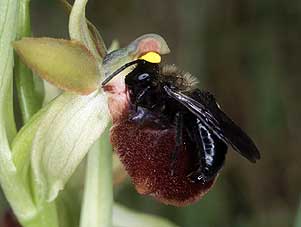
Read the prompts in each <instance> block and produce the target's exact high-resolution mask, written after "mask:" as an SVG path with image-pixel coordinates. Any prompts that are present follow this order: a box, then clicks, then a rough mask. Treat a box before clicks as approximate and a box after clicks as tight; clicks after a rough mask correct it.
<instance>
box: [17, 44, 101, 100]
mask: <svg viewBox="0 0 301 227" xmlns="http://www.w3.org/2000/svg"><path fill="white" fill-rule="evenodd" d="M14 48H15V50H16V51H17V53H18V54H19V55H20V57H21V58H22V59H23V61H24V62H25V64H27V66H28V67H30V68H31V69H32V70H33V71H35V72H36V73H37V74H39V75H40V76H41V77H42V78H43V79H45V80H47V81H49V82H50V83H52V84H54V85H56V86H57V87H59V88H61V89H63V90H66V91H71V92H75V93H78V94H84V95H86V94H89V93H91V92H93V91H95V90H96V89H97V87H98V85H99V81H100V73H99V70H98V66H97V64H96V60H95V58H94V57H93V55H92V54H91V53H90V52H89V50H88V49H87V48H86V47H85V46H84V45H83V44H81V43H80V42H78V41H74V40H73V41H69V40H63V39H52V38H23V39H21V40H19V41H16V42H14Z"/></svg>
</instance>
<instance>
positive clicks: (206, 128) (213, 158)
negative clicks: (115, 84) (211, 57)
mask: <svg viewBox="0 0 301 227" xmlns="http://www.w3.org/2000/svg"><path fill="white" fill-rule="evenodd" d="M150 56H151V58H152V59H153V58H156V59H157V60H155V61H154V60H150V61H148V59H149V58H150ZM158 58H159V57H158V54H157V53H155V52H149V53H148V56H147V57H144V58H142V59H137V60H134V61H132V62H129V63H127V64H125V65H123V66H122V67H121V68H119V69H117V70H116V71H115V72H114V73H112V74H111V75H109V76H107V77H106V78H105V80H104V81H103V82H102V86H103V87H104V88H105V90H106V89H107V90H110V89H108V87H109V84H110V81H112V80H113V79H114V78H115V77H116V76H117V75H118V74H119V73H121V72H123V71H124V70H126V69H128V68H129V67H130V68H131V69H132V70H131V71H130V72H129V73H128V74H127V75H126V76H125V78H122V80H124V81H123V82H124V94H125V97H126V98H125V99H127V104H126V108H125V110H123V111H121V112H122V113H121V114H120V113H119V115H120V116H121V117H119V118H118V120H115V122H114V119H113V129H112V131H111V133H112V134H113V139H112V138H111V140H112V143H113V146H114V144H115V147H114V148H115V149H116V150H119V153H120V156H121V160H122V161H123V162H124V163H125V166H126V168H127V170H128V172H129V173H130V175H133V176H134V177H135V176H136V175H139V174H140V173H139V171H140V172H154V171H155V172H156V171H157V172H158V169H157V168H158V167H160V164H158V165H156V162H159V163H160V162H161V160H160V159H159V158H158V157H159V156H160V155H162V156H164V157H163V158H162V159H164V158H165V159H167V160H166V161H165V162H164V163H162V164H161V166H162V168H165V172H164V173H163V174H164V175H169V176H168V177H167V176H164V177H167V178H168V179H169V180H170V182H171V185H172V184H173V183H174V182H176V181H175V180H174V179H178V181H181V182H182V181H183V182H184V181H187V182H186V183H185V185H192V186H193V185H200V186H199V187H201V188H202V189H204V188H206V186H208V185H209V184H212V182H213V180H214V179H215V177H216V176H217V175H218V173H219V171H220V170H221V169H222V167H223V165H224V162H225V157H226V153H227V149H228V146H229V145H230V146H232V148H233V149H234V150H235V151H237V152H238V153H239V154H241V155H242V156H243V157H245V158H247V159H248V160H249V161H251V162H256V160H259V159H260V153H259V151H258V149H257V147H256V145H255V144H254V142H253V141H252V140H251V139H250V137H249V136H248V135H247V134H246V133H245V132H244V131H243V130H242V129H241V128H240V127H239V126H238V125H237V124H235V123H234V122H233V121H232V120H231V119H230V118H229V117H228V116H227V115H226V114H225V113H224V112H223V111H222V110H221V108H220V107H219V105H218V104H217V102H216V100H215V98H214V96H213V95H212V94H211V93H209V92H208V91H202V90H200V89H198V88H197V87H196V79H195V78H194V77H193V76H192V75H191V74H189V73H185V72H183V71H181V70H179V69H178V68H177V67H176V66H174V65H163V64H160V61H161V59H159V60H158ZM121 125H122V126H121ZM114 127H115V128H114ZM116 127H117V128H118V127H119V128H118V130H117V129H116ZM114 129H116V130H114ZM150 133H152V137H151V138H152V140H149V138H148V137H149V136H148V134H150ZM167 134H168V135H169V134H171V136H167ZM133 141H135V142H133ZM141 144H142V145H141ZM156 144H157V145H158V144H160V146H161V148H157V147H156ZM162 144H163V145H162ZM122 146H126V147H122ZM141 150H143V152H142V151H141ZM152 150H156V152H157V153H156V154H155V156H156V157H153V156H152V154H151V153H152ZM139 152H142V153H140V154H139V155H140V156H141V158H145V157H146V156H149V157H150V158H148V159H150V160H151V159H152V161H150V162H149V163H148V164H145V165H144V164H140V166H139V167H135V164H136V163H138V162H139V161H137V160H133V159H135V154H133V153H139ZM162 153H164V154H162ZM185 153H186V154H185ZM167 154H168V155H167ZM128 157H131V159H130V158H128ZM133 157H134V158H133ZM187 157H188V158H187ZM182 158H184V159H188V161H185V162H186V164H185V165H184V167H183V166H182V167H179V166H181V165H182V164H181V159H182ZM145 160H146V162H147V159H146V158H145ZM130 162H132V164H131V165H132V166H128V165H127V164H128V163H130ZM154 163H155V164H154ZM166 163H168V165H166ZM138 165H139V164H138ZM144 168H145V169H144ZM146 175H147V174H146ZM179 175H181V177H180V178H179V177H178V178H177V176H179ZM156 177H157V179H150V178H151V177H150V176H145V177H143V176H140V178H143V179H140V178H139V177H138V178H139V179H138V180H137V179H136V181H138V183H137V184H139V183H140V187H139V188H140V189H139V190H140V192H142V193H148V192H150V193H151V194H154V195H155V197H156V196H157V197H160V198H161V199H162V198H163V200H164V201H165V202H166V201H167V202H166V203H169V204H173V202H171V201H173V200H174V198H172V195H170V193H171V192H166V193H165V194H164V192H159V191H156V189H154V185H155V184H156V183H157V182H158V181H160V178H162V176H160V175H156V174H154V178H156ZM164 177H163V178H164ZM141 181H143V182H142V183H141ZM141 185H142V186H141ZM175 185H176V183H175ZM158 187H159V186H158ZM170 187H171V188H172V187H173V186H170ZM174 187H175V188H177V187H178V186H174ZM208 187H209V186H208ZM150 188H152V189H150ZM178 189H179V190H182V189H183V188H180V186H179V188H178ZM184 189H185V190H188V191H189V190H190V189H189V188H187V187H186V186H185V187H184ZM171 190H172V189H171ZM146 191H147V192H146ZM160 193H161V194H160ZM162 194H163V195H162ZM181 195H182V194H181ZM182 196H183V199H182V200H183V201H186V198H184V197H185V196H184V195H182ZM165 197H167V198H165ZM184 203H185V202H184Z"/></svg>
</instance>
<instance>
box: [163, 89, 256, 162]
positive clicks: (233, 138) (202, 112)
mask: <svg viewBox="0 0 301 227" xmlns="http://www.w3.org/2000/svg"><path fill="white" fill-rule="evenodd" d="M164 89H165V91H166V93H167V94H168V95H169V96H170V97H172V98H174V99H175V100H177V101H178V102H180V103H181V104H182V105H183V106H185V107H186V108H187V109H188V110H189V111H190V112H191V113H193V114H194V115H195V116H197V117H198V119H199V120H200V121H201V123H202V124H203V125H204V126H206V127H208V128H209V129H211V130H212V131H213V132H214V134H215V135H216V136H217V137H218V138H220V139H221V140H223V141H224V142H226V143H228V144H230V145H231V146H232V147H233V148H234V150H236V151H237V152H239V153H240V154H241V155H242V156H244V157H245V158H247V159H248V160H250V161H251V162H256V160H258V159H260V154H259V151H258V149H257V147H256V145H255V144H254V142H253V141H252V140H251V138H250V137H249V136H247V134H246V133H245V132H244V131H243V130H242V129H241V128H240V127H239V126H237V125H236V124H235V123H234V122H233V121H232V120H231V119H230V118H229V117H228V116H227V115H226V114H225V113H224V112H223V111H222V110H221V109H220V108H219V107H218V105H217V103H216V101H215V98H214V97H213V95H211V94H210V93H208V92H201V91H200V90H195V91H194V92H193V93H192V94H191V96H190V95H189V96H187V95H185V94H183V93H181V92H178V91H174V90H172V89H170V88H169V87H168V86H164Z"/></svg>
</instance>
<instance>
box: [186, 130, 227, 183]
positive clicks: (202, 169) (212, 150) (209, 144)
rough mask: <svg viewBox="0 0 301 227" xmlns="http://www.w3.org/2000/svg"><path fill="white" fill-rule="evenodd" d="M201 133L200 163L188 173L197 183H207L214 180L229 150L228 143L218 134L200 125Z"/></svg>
mask: <svg viewBox="0 0 301 227" xmlns="http://www.w3.org/2000/svg"><path fill="white" fill-rule="evenodd" d="M199 132H200V133H199V134H198V135H200V137H201V140H196V141H200V142H201V145H202V150H201V152H202V154H201V157H202V158H201V160H200V165H199V167H198V169H197V170H195V171H193V172H192V173H190V174H189V175H188V177H189V179H190V180H191V181H192V182H194V183H196V182H200V183H203V184H204V183H206V182H208V181H210V180H212V179H213V178H214V177H215V176H216V175H217V174H218V172H219V171H220V169H221V168H222V166H223V163H224V160H225V155H226V152H227V144H225V143H224V142H223V141H222V140H221V139H219V138H218V137H217V136H216V135H214V134H213V133H212V132H210V131H209V130H208V129H206V128H205V127H200V130H199Z"/></svg>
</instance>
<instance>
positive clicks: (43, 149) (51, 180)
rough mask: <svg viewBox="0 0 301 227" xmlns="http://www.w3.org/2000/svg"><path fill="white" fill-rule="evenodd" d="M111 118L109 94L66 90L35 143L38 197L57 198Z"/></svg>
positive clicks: (41, 125) (33, 162)
mask: <svg viewBox="0 0 301 227" xmlns="http://www.w3.org/2000/svg"><path fill="white" fill-rule="evenodd" d="M108 121H109V117H108V109H107V102H106V97H105V96H104V94H103V93H100V92H98V91H97V92H95V93H92V94H91V95H89V96H79V95H74V94H71V93H63V94H62V95H60V96H59V97H58V98H56V99H55V100H54V102H53V103H52V105H51V107H50V108H49V110H48V111H47V113H46V114H45V117H44V118H43V119H42V121H41V123H40V126H39V129H38V130H37V133H36V136H35V139H34V141H33V146H32V158H31V163H32V170H33V175H34V176H33V177H34V181H35V184H36V185H37V188H36V189H37V191H36V193H37V195H38V198H37V199H38V200H41V199H42V200H44V199H46V200H48V201H53V200H54V199H55V198H56V196H57V194H58V192H59V191H60V190H62V189H63V187H64V185H65V183H66V182H67V180H68V179H69V177H70V176H71V175H72V173H73V172H74V170H75V168H76V167H77V166H78V164H79V163H80V162H81V160H82V159H83V158H84V156H85V155H86V153H87V152H88V149H89V148H90V146H91V145H92V144H93V143H94V142H95V141H96V139H97V138H99V137H100V135H101V134H102V132H103V130H104V129H105V128H106V126H107V123H108Z"/></svg>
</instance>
